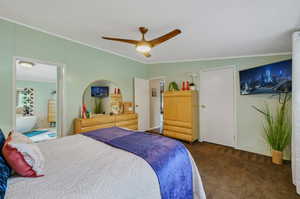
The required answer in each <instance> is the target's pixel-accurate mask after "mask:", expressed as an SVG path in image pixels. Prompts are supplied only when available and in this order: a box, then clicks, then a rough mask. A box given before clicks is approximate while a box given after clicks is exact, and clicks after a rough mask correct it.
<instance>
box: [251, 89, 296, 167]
mask: <svg viewBox="0 0 300 199" xmlns="http://www.w3.org/2000/svg"><path fill="white" fill-rule="evenodd" d="M280 99H281V98H280V97H279V104H278V107H277V109H276V112H275V113H272V112H271V111H270V107H269V106H268V105H267V104H266V105H265V107H264V109H259V108H257V107H255V106H253V107H254V109H255V110H257V111H258V112H259V113H261V114H263V116H264V119H265V124H264V137H265V140H266V141H267V143H268V144H269V145H270V147H271V149H272V162H273V163H274V164H279V165H280V164H282V160H283V150H284V149H285V148H286V147H287V146H288V145H289V144H290V142H291V135H292V123H291V119H290V117H289V113H290V111H289V103H288V102H289V100H290V99H291V96H290V94H288V93H285V94H284V97H283V100H280Z"/></svg>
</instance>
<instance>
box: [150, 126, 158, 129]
mask: <svg viewBox="0 0 300 199" xmlns="http://www.w3.org/2000/svg"><path fill="white" fill-rule="evenodd" d="M159 128H160V126H156V127H151V128H149V129H148V130H154V129H159Z"/></svg>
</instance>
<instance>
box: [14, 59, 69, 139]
mask: <svg viewBox="0 0 300 199" xmlns="http://www.w3.org/2000/svg"><path fill="white" fill-rule="evenodd" d="M14 62H15V64H14V78H13V80H14V88H13V95H14V98H13V99H15V103H13V113H14V114H13V121H14V124H13V126H14V130H15V131H16V132H18V133H22V134H24V135H26V136H27V137H29V138H30V139H32V140H33V141H34V142H40V141H45V140H50V139H55V138H57V137H59V136H60V135H61V132H62V123H61V122H60V121H61V118H62V108H60V107H61V106H62V93H63V92H62V86H63V85H62V77H63V68H62V66H60V65H58V64H50V63H45V62H41V61H36V60H31V59H26V58H15V60H14Z"/></svg>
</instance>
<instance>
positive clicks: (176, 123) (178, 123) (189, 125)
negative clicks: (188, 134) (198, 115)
mask: <svg viewBox="0 0 300 199" xmlns="http://www.w3.org/2000/svg"><path fill="white" fill-rule="evenodd" d="M164 125H168V126H177V127H183V128H192V123H191V122H182V121H176V120H164Z"/></svg>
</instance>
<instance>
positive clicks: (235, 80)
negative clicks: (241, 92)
mask: <svg viewBox="0 0 300 199" xmlns="http://www.w3.org/2000/svg"><path fill="white" fill-rule="evenodd" d="M229 68H231V69H233V123H234V127H233V128H234V132H233V136H234V138H233V147H234V148H235V149H237V148H238V128H237V122H238V119H237V93H238V92H237V90H238V87H237V86H238V84H237V80H238V75H237V72H238V69H237V65H226V66H219V67H217V66H216V67H211V68H204V69H201V70H200V72H199V85H200V84H201V74H202V73H204V72H209V71H216V70H224V69H229ZM200 88H201V87H200V86H199V94H200V96H201V89H200ZM198 100H199V116H200V117H199V118H201V108H200V104H201V97H199V99H198ZM199 125H201V122H200V119H199ZM199 132H200V128H199ZM202 136H203V135H202V134H201V132H200V136H199V141H200V142H203V137H202Z"/></svg>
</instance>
